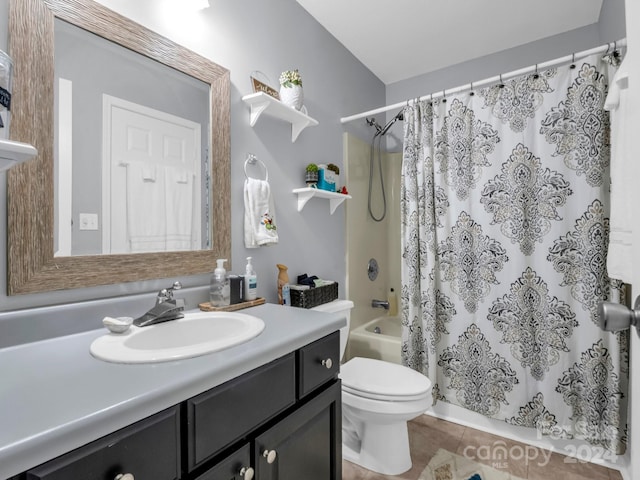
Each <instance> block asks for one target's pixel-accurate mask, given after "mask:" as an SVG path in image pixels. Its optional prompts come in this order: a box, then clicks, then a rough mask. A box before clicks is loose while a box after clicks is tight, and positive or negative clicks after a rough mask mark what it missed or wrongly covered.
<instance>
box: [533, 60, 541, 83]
mask: <svg viewBox="0 0 640 480" xmlns="http://www.w3.org/2000/svg"><path fill="white" fill-rule="evenodd" d="M538 78H540V75H539V74H538V64H537V63H536V71H535V73H534V74H533V79H534V80H537V79H538Z"/></svg>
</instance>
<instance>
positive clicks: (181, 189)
mask: <svg viewBox="0 0 640 480" xmlns="http://www.w3.org/2000/svg"><path fill="white" fill-rule="evenodd" d="M193 201H194V198H193V172H190V171H189V170H188V169H186V168H182V167H165V202H166V208H165V212H166V227H167V232H166V237H167V238H166V250H167V251H168V252H174V251H180V250H191V247H192V245H191V243H192V242H191V240H192V238H191V237H192V234H193V229H192V222H193Z"/></svg>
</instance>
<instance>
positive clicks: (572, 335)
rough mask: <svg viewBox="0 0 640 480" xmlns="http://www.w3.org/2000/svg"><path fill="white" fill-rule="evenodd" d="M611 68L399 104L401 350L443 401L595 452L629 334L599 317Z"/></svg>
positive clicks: (588, 63)
mask: <svg viewBox="0 0 640 480" xmlns="http://www.w3.org/2000/svg"><path fill="white" fill-rule="evenodd" d="M613 68H614V67H612V66H611V65H609V64H607V63H606V62H605V61H603V59H602V58H601V57H600V56H597V55H594V56H591V57H587V58H585V59H583V60H581V61H580V62H576V64H575V65H573V66H570V65H567V66H564V67H559V68H555V69H549V70H546V71H541V72H538V73H536V74H530V75H525V76H521V77H517V78H513V79H511V80H509V81H505V82H504V83H503V84H501V85H495V86H492V87H488V88H485V89H482V90H478V91H475V92H470V93H461V94H459V95H453V96H447V97H445V98H443V99H440V100H438V101H433V102H428V101H425V102H417V103H415V104H414V105H411V106H407V108H406V109H405V115H404V118H405V122H404V143H403V167H402V170H403V171H402V189H401V210H402V324H403V334H402V359H403V363H404V364H405V365H408V366H409V367H411V368H413V369H415V370H418V371H421V372H422V373H424V374H425V375H427V376H428V377H429V378H430V379H431V380H432V382H433V397H434V404H435V403H436V402H437V401H439V400H442V401H445V402H449V403H452V404H456V405H459V406H462V407H464V408H467V409H469V410H472V411H474V412H478V413H481V414H483V415H486V416H488V417H492V418H496V419H500V420H503V421H505V422H507V423H510V424H514V425H519V426H524V427H532V428H535V429H537V430H538V431H539V432H540V433H541V434H544V435H552V436H555V437H558V438H565V439H571V438H581V439H584V440H586V441H587V442H589V443H590V444H592V445H598V446H600V447H601V448H602V449H605V450H606V451H607V452H613V453H616V454H621V453H623V452H624V450H625V445H626V411H627V408H626V390H627V381H628V336H627V333H626V332H623V333H609V332H604V331H601V330H600V328H599V327H598V316H597V304H598V302H599V301H600V300H608V301H615V300H617V299H618V298H619V297H618V296H619V295H620V293H621V285H620V282H617V281H613V280H610V279H609V278H608V277H607V272H606V252H607V246H608V233H609V232H608V215H609V214H608V208H609V169H608V166H609V143H608V142H609V119H608V113H607V112H605V111H604V109H603V105H604V100H605V97H606V95H607V84H608V83H607V82H608V79H609V78H612V75H613Z"/></svg>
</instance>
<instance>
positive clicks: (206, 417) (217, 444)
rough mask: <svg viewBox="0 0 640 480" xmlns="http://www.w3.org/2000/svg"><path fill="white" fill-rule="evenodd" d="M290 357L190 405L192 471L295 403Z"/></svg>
mask: <svg viewBox="0 0 640 480" xmlns="http://www.w3.org/2000/svg"><path fill="white" fill-rule="evenodd" d="M295 393H296V392H295V358H294V354H293V353H291V354H289V355H286V356H284V357H282V358H279V359H278V360H275V361H273V362H271V363H269V364H267V365H265V366H263V367H260V368H257V369H256V370H253V371H251V372H249V373H246V374H244V375H242V376H241V377H239V378H236V379H234V380H230V381H229V382H227V383H225V384H223V385H221V386H219V387H216V388H214V389H212V390H209V391H208V392H205V393H202V394H200V395H198V396H197V397H194V398H192V399H190V400H188V401H187V419H188V422H187V441H188V442H189V443H188V449H187V451H188V455H187V458H188V467H189V471H191V470H192V469H193V468H195V467H197V466H198V465H200V464H201V463H202V462H204V461H205V460H207V459H208V458H210V457H212V456H213V455H215V454H217V453H218V452H220V451H221V450H222V449H223V448H225V447H227V446H229V445H231V444H232V443H234V442H236V441H238V440H239V439H241V438H242V437H243V436H245V435H246V434H247V433H249V432H250V431H251V430H253V429H254V428H256V427H257V426H259V425H261V424H262V423H264V422H265V421H267V420H268V419H270V418H272V417H273V416H275V415H277V414H278V413H280V412H282V411H283V410H285V409H286V408H288V407H290V406H291V405H293V404H294V403H295Z"/></svg>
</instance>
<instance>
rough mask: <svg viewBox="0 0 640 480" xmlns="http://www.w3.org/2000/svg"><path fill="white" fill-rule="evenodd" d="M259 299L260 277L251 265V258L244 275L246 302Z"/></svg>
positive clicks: (248, 260) (248, 258)
mask: <svg viewBox="0 0 640 480" xmlns="http://www.w3.org/2000/svg"><path fill="white" fill-rule="evenodd" d="M256 298H258V277H257V276H256V272H255V270H254V269H253V265H251V257H247V267H246V270H245V275H244V300H245V301H250V300H255V299H256Z"/></svg>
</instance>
